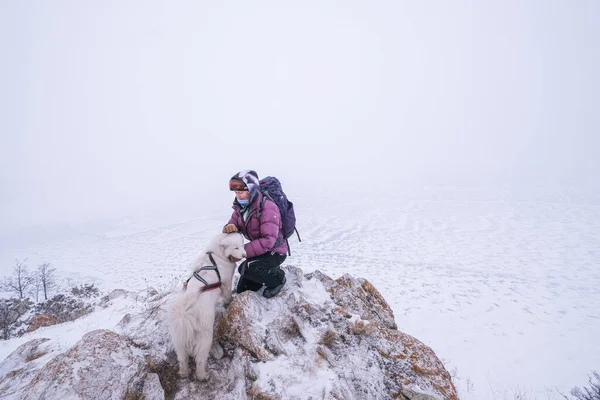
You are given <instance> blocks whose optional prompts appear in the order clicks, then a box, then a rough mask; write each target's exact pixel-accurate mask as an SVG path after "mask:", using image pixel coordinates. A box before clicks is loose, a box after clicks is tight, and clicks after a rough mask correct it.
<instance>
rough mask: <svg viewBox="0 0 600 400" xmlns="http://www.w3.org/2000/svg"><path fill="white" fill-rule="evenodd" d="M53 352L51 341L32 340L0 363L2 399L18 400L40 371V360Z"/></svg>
mask: <svg viewBox="0 0 600 400" xmlns="http://www.w3.org/2000/svg"><path fill="white" fill-rule="evenodd" d="M51 352H52V348H51V343H50V339H46V338H41V339H33V340H30V341H29V342H27V343H25V344H22V345H21V346H19V347H17V349H16V350H15V351H13V352H12V353H11V354H9V356H8V357H6V358H5V359H4V361H2V363H0V398H1V399H9V398H18V395H19V394H20V393H21V392H22V390H23V388H24V387H25V386H26V385H27V383H29V382H30V381H31V378H33V376H35V374H36V373H37V371H38V370H39V368H40V361H42V360H40V359H42V358H44V356H46V355H47V354H51ZM42 365H43V364H42Z"/></svg>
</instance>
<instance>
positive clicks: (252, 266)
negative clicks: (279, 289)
mask: <svg viewBox="0 0 600 400" xmlns="http://www.w3.org/2000/svg"><path fill="white" fill-rule="evenodd" d="M286 257H287V256H286V255H285V254H277V253H274V252H269V253H265V254H261V255H260V256H256V257H252V258H248V259H247V260H245V261H244V262H243V263H241V264H240V266H239V267H238V272H239V273H240V280H239V282H238V285H237V289H236V292H237V293H242V292H244V291H246V290H252V291H255V292H256V291H257V290H259V289H260V288H261V287H262V286H263V285H265V286H266V287H268V288H271V287H275V286H278V285H280V284H281V283H282V282H283V279H284V278H285V272H283V270H282V269H281V268H280V267H279V266H280V265H281V263H282V262H284V261H285V259H286Z"/></svg>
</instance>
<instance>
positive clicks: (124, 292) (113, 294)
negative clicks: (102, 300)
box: [106, 289, 129, 301]
mask: <svg viewBox="0 0 600 400" xmlns="http://www.w3.org/2000/svg"><path fill="white" fill-rule="evenodd" d="M128 294H129V292H128V291H127V290H124V289H115V290H113V291H112V292H110V293H109V294H108V295H107V296H106V298H107V301H111V300H114V299H116V298H119V297H127V295H128Z"/></svg>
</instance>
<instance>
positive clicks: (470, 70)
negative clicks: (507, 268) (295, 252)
mask: <svg viewBox="0 0 600 400" xmlns="http://www.w3.org/2000/svg"><path fill="white" fill-rule="evenodd" d="M599 20H600V3H598V2H597V1H593V0H590V1H577V2H558V1H550V2H548V1H541V0H539V1H528V2H521V1H496V2H493V4H487V3H486V4H482V3H480V2H476V1H457V2H446V1H434V2H409V1H387V2H377V4H374V3H372V2H359V1H349V2H348V1H346V2H328V3H323V2H313V1H308V2H302V4H296V5H285V4H282V3H281V2H263V1H261V2H251V3H249V2H241V1H234V2H228V3H227V4H215V5H209V4H206V3H199V2H192V1H190V2H177V4H167V3H165V2H159V1H144V2H141V1H135V2H121V1H105V2H81V1H64V0H59V1H53V2H42V1H31V2H23V1H3V2H2V3H0V48H1V49H2V63H0V203H1V205H2V207H1V211H0V226H18V225H23V224H32V223H37V222H41V221H60V220H71V219H82V218H94V217H105V216H112V215H118V214H120V213H122V214H126V213H129V212H141V211H142V210H152V209H158V208H168V207H178V206H179V205H181V204H184V203H185V204H193V203H196V204H198V206H199V207H200V205H203V204H213V203H217V202H221V201H222V199H227V198H229V197H231V196H230V193H229V192H228V191H227V181H228V179H229V177H230V176H231V175H233V174H234V173H235V172H237V171H238V170H241V169H247V168H250V169H255V170H256V171H257V172H258V173H259V175H260V176H265V175H275V176H279V177H281V178H282V181H284V183H285V186H288V185H289V186H291V187H292V188H293V189H294V190H296V191H302V192H305V193H308V192H310V191H311V190H316V188H317V187H319V188H323V187H328V188H333V189H344V188H345V189H346V190H348V191H347V192H344V195H345V196H352V195H353V193H356V192H357V191H361V190H369V188H370V187H378V188H381V187H384V188H385V187H387V185H390V184H393V186H394V187H398V186H402V185H407V186H408V185H428V184H432V185H436V184H440V185H497V184H502V185H504V184H522V185H529V184H532V185H584V186H588V187H592V188H594V189H597V188H598V184H597V182H596V180H597V178H596V177H595V176H594V174H595V173H596V171H598V170H600V169H599V167H600V161H599V160H600V157H598V155H597V153H598V149H599V148H600V139H599V132H600V114H599V113H598V111H597V108H598V104H600V78H599V76H598V73H597V71H600V24H598V21H599ZM223 207H226V206H225V205H224V206H223Z"/></svg>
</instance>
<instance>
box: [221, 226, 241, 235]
mask: <svg viewBox="0 0 600 400" xmlns="http://www.w3.org/2000/svg"><path fill="white" fill-rule="evenodd" d="M237 230H238V229H237V226H235V225H234V224H227V225H225V226H224V227H223V233H231V232H237Z"/></svg>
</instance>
